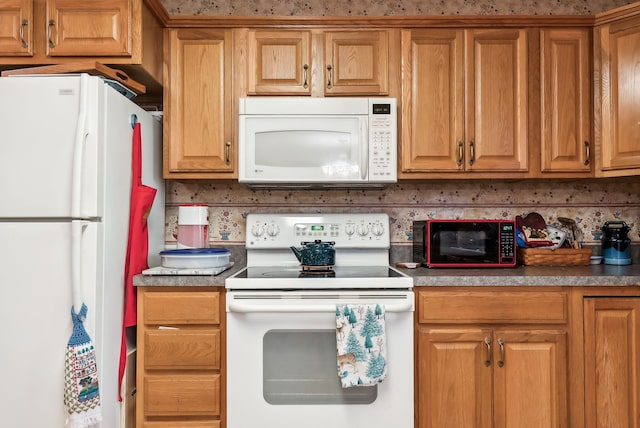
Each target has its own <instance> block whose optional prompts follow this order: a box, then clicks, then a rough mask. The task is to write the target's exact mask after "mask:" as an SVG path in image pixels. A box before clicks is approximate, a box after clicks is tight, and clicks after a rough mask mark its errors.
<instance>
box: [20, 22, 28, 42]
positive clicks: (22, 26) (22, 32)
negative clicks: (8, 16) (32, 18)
mask: <svg viewBox="0 0 640 428" xmlns="http://www.w3.org/2000/svg"><path fill="white" fill-rule="evenodd" d="M27 25H29V21H27V20H26V19H23V20H22V22H21V23H20V44H21V45H22V47H23V48H28V47H29V44H28V43H27V41H26V40H25V39H24V27H26V26H27Z"/></svg>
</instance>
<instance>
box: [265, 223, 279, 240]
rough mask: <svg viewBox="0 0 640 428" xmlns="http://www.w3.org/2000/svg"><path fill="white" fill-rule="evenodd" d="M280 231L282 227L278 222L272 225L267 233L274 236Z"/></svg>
mask: <svg viewBox="0 0 640 428" xmlns="http://www.w3.org/2000/svg"><path fill="white" fill-rule="evenodd" d="M278 233H280V228H279V227H278V225H277V224H272V225H271V226H269V228H268V229H267V235H269V236H271V237H272V238H273V237H274V236H277V235H278Z"/></svg>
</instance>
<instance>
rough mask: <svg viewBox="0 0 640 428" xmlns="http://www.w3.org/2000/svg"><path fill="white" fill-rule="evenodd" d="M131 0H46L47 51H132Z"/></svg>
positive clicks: (102, 53) (86, 53)
mask: <svg viewBox="0 0 640 428" xmlns="http://www.w3.org/2000/svg"><path fill="white" fill-rule="evenodd" d="M131 19H132V5H131V2H130V1H129V0H92V1H85V0H47V7H46V27H47V55H52V56H56V55H60V56H92V55H96V56H110V55H114V56H129V55H131V33H130V27H131Z"/></svg>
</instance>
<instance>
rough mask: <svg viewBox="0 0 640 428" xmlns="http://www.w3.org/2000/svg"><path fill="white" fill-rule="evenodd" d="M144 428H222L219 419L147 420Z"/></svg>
mask: <svg viewBox="0 0 640 428" xmlns="http://www.w3.org/2000/svg"><path fill="white" fill-rule="evenodd" d="M142 426H143V427H144V428H220V422H219V421H211V422H201V421H195V422H187V421H185V422H182V421H171V422H145V423H144V424H143V425H142Z"/></svg>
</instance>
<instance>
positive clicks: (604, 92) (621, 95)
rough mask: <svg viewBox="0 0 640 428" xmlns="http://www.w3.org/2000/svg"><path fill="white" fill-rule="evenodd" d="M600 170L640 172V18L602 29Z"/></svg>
mask: <svg viewBox="0 0 640 428" xmlns="http://www.w3.org/2000/svg"><path fill="white" fill-rule="evenodd" d="M600 55H601V57H600V65H601V70H600V78H601V80H600V84H601V88H600V89H601V94H600V96H601V99H600V107H601V115H602V116H601V127H602V128H601V169H602V173H603V175H605V176H623V175H637V174H639V173H640V72H638V64H639V63H640V17H638V16H636V17H634V18H628V19H624V20H619V21H617V22H613V23H611V24H608V25H605V26H603V27H601V28H600Z"/></svg>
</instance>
